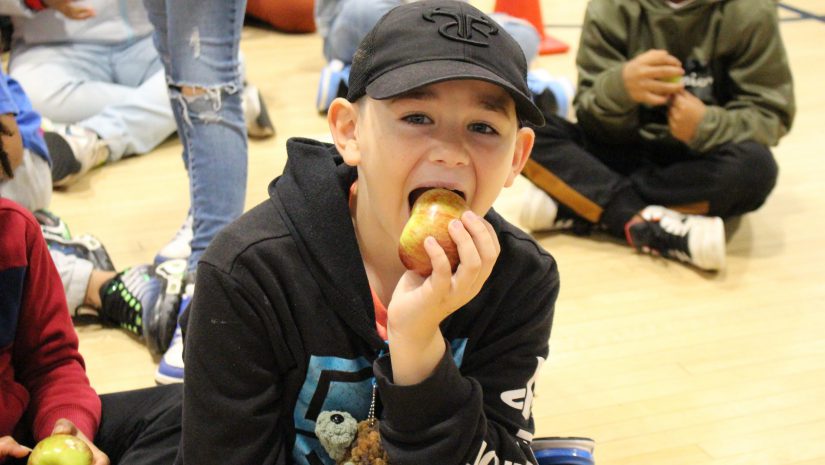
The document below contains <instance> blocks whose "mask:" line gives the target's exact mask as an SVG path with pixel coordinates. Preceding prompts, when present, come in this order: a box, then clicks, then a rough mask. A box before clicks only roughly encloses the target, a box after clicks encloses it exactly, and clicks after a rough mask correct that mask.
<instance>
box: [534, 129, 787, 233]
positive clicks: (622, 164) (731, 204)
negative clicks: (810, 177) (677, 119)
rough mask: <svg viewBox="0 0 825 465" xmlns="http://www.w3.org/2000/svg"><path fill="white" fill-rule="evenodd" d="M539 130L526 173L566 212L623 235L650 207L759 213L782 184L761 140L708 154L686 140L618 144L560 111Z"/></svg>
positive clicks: (719, 213) (726, 213)
mask: <svg viewBox="0 0 825 465" xmlns="http://www.w3.org/2000/svg"><path fill="white" fill-rule="evenodd" d="M534 130H535V132H536V143H535V146H534V147H533V153H532V155H531V160H530V161H529V162H528V164H527V166H526V167H525V169H524V172H523V173H524V175H525V176H526V177H527V178H529V179H530V180H531V181H532V182H533V183H534V184H536V185H537V186H538V187H540V188H541V189H543V190H544V191H545V192H547V193H548V194H550V196H551V197H553V199H555V200H556V201H557V202H558V203H559V204H560V206H561V208H560V212H567V213H568V214H572V215H575V216H577V217H580V218H583V219H585V220H587V221H588V222H590V223H594V224H599V225H602V226H604V227H606V229H607V230H608V231H609V232H611V233H612V234H614V235H616V236H619V237H624V225H625V223H627V222H628V221H629V220H630V219H631V218H632V217H633V215H635V214H636V213H638V212H639V211H641V210H642V209H644V208H645V207H646V206H648V205H664V206H666V207H669V208H673V209H675V210H679V211H682V212H684V213H694V214H702V215H711V216H721V217H723V218H726V217H730V216H736V215H741V214H744V213H747V212H750V211H753V210H756V209H757V208H759V207H760V206H761V205H762V204H763V203H764V202H765V199H767V197H768V194H770V192H771V190H773V188H774V186H775V185H776V179H777V175H778V167H777V165H776V161H775V160H774V158H773V154H772V153H771V151H770V150H769V149H768V148H767V147H765V146H763V145H761V144H758V143H756V142H750V141H747V142H740V143H730V144H724V145H721V146H719V147H717V148H715V149H714V150H712V151H710V152H708V153H704V154H700V153H698V152H695V151H693V150H691V149H689V148H688V147H687V146H686V145H684V144H681V143H671V144H667V145H665V144H662V145H661V146H658V147H657V148H655V149H652V148H650V147H647V146H641V145H639V146H632V147H629V146H611V145H606V144H599V143H596V142H595V141H593V140H590V139H589V138H588V137H587V136H586V134H585V133H584V132H583V131H582V130H581V128H580V127H579V126H578V125H576V124H574V123H571V122H569V121H567V120H564V119H562V118H559V117H557V116H551V117H549V118H548V119H547V124H546V125H545V126H544V127H540V128H534Z"/></svg>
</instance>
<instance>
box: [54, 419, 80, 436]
mask: <svg viewBox="0 0 825 465" xmlns="http://www.w3.org/2000/svg"><path fill="white" fill-rule="evenodd" d="M55 434H71V435H75V434H77V427H75V425H74V423H72V422H71V421H69V420H67V419H65V418H61V419H60V420H57V421H56V422H55V423H54V429H52V435H55Z"/></svg>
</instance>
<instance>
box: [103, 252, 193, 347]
mask: <svg viewBox="0 0 825 465" xmlns="http://www.w3.org/2000/svg"><path fill="white" fill-rule="evenodd" d="M185 269H186V260H171V261H168V262H165V263H163V264H162V265H161V266H157V267H152V265H140V266H135V267H132V268H128V269H126V270H124V271H122V272H120V273H118V274H117V276H115V277H114V278H113V279H112V280H111V281H109V282H108V283H107V284H106V285H105V286H103V288H101V290H100V300H101V302H102V305H101V309H100V318H101V320H102V321H103V323H106V324H111V325H114V326H119V327H121V328H123V329H125V330H127V331H129V332H131V333H132V334H134V335H135V336H137V337H141V338H143V340H144V341H145V342H146V346H147V347H148V348H149V351H150V352H151V353H153V354H161V353H163V352H164V351H165V350H166V349H167V348H168V347H169V344H170V342H171V340H172V335H173V333H174V331H175V327H176V326H177V315H178V308H179V306H180V290H181V286H182V282H183V270H185Z"/></svg>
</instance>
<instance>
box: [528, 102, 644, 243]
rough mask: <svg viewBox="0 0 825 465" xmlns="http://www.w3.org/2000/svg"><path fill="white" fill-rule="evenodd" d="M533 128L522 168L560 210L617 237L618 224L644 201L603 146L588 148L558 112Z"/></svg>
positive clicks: (580, 134)
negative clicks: (529, 152)
mask: <svg viewBox="0 0 825 465" xmlns="http://www.w3.org/2000/svg"><path fill="white" fill-rule="evenodd" d="M534 131H535V132H536V142H535V145H534V146H533V152H532V155H531V156H530V160H529V161H528V163H527V166H526V167H525V168H524V171H523V174H524V175H525V176H526V177H527V178H528V179H530V181H532V182H533V183H534V184H536V185H537V186H538V187H539V188H541V189H542V190H544V191H545V192H547V193H548V194H550V196H551V197H553V198H554V199H555V200H556V201H557V202H558V203H559V205H560V209H559V211H560V212H563V211H566V212H570V213H572V214H573V215H575V216H578V217H579V218H582V219H584V220H586V221H588V222H590V223H594V224H600V225H603V226H606V227H607V229H608V231H609V232H611V233H612V234H613V235H616V236H619V237H622V236H623V235H624V224H625V223H626V222H627V221H628V220H630V218H632V217H633V215H635V214H636V213H638V212H639V211H640V210H641V209H643V208H644V207H645V206H646V205H648V203H647V202H646V201H645V200H644V199H642V198H641V197H640V196H639V195H638V194H637V193H636V191H635V189H634V186H633V183H632V182H631V179H630V178H628V177H627V176H626V175H625V174H624V173H623V172H622V171H620V170H619V169H616V168H619V167H612V166H610V164H608V163H606V162H605V160H603V159H602V158H601V157H602V156H606V155H607V151H606V150H594V149H593V148H591V144H589V143H588V141H587V140H586V139H585V136H584V133H583V132H582V131H581V129H580V128H579V127H578V126H577V125H575V124H573V123H571V122H569V121H567V120H565V119H563V118H559V117H557V116H550V117H549V118H548V119H547V123H546V124H545V125H544V126H543V127H540V128H534ZM608 158H610V157H609V156H608Z"/></svg>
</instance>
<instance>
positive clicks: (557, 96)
mask: <svg viewBox="0 0 825 465" xmlns="http://www.w3.org/2000/svg"><path fill="white" fill-rule="evenodd" d="M527 87H529V88H530V92H531V93H532V94H533V101H534V102H535V103H536V105H537V106H538V107H539V109H540V110H541V112H542V113H544V115H545V117H547V115H556V116H559V117H562V118H567V116H568V113H569V111H570V105H571V104H572V103H573V96H574V94H575V88H574V87H573V83H572V82H571V81H570V79H567V78H565V77H556V76H553V75H551V74H550V73H548V72H547V71H546V70H543V69H536V70H531V71H529V72H528V73H527Z"/></svg>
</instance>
